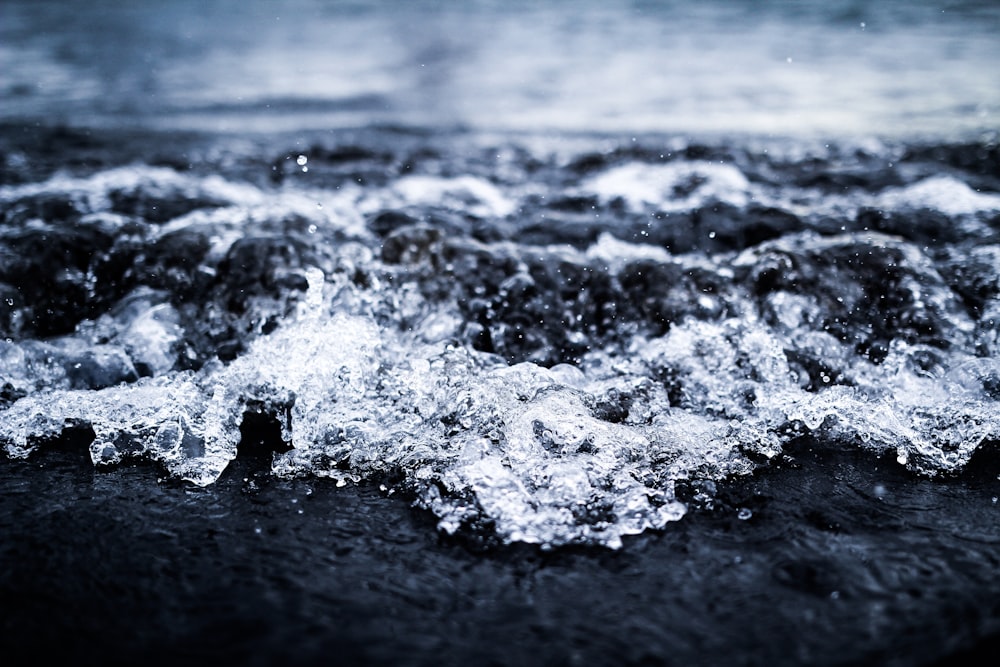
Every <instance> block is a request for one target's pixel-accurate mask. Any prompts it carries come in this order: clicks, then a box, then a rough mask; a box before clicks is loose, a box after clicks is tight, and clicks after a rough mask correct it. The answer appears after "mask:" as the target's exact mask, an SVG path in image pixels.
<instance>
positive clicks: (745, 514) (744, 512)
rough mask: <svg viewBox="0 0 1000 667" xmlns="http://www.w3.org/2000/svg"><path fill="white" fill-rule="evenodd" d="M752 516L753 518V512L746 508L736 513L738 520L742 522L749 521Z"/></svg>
mask: <svg viewBox="0 0 1000 667" xmlns="http://www.w3.org/2000/svg"><path fill="white" fill-rule="evenodd" d="M752 516H753V512H751V511H750V510H749V509H747V508H746V507H741V508H740V511H739V512H737V513H736V518H737V519H739V520H740V521H746V520H747V519H749V518H750V517H752Z"/></svg>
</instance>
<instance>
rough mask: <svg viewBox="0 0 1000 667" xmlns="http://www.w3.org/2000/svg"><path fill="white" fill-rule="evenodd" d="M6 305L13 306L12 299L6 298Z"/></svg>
mask: <svg viewBox="0 0 1000 667" xmlns="http://www.w3.org/2000/svg"><path fill="white" fill-rule="evenodd" d="M7 305H8V306H13V305H14V299H10V298H8V299H7Z"/></svg>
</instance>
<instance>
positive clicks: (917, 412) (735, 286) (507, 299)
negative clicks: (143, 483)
mask: <svg viewBox="0 0 1000 667" xmlns="http://www.w3.org/2000/svg"><path fill="white" fill-rule="evenodd" d="M47 140H48V141H52V138H51V137H49V138H48V139H47ZM90 141H91V142H94V141H97V142H98V144H97V146H98V148H99V149H100V150H110V148H109V147H110V146H113V145H114V143H115V138H114V137H113V136H112V137H110V138H108V139H106V140H105V141H106V142H107V143H106V144H101V143H100V141H101V140H97V139H92V140H90ZM277 145H278V146H279V147H277V148H275V147H274V145H268V146H260V145H252V144H250V143H247V142H240V141H236V140H230V141H229V143H226V142H225V141H223V140H221V139H219V140H217V142H216V144H211V146H210V147H209V148H205V149H204V150H203V151H202V152H201V153H200V154H199V155H198V156H197V157H196V158H190V157H187V153H185V154H184V155H185V156H186V159H183V160H182V159H181V158H180V157H179V156H178V155H175V154H172V153H170V150H169V148H161V149H160V150H161V153H162V154H163V155H165V156H166V157H164V159H163V160H160V161H158V162H156V163H155V164H147V163H135V162H128V161H126V160H122V159H108V158H103V159H101V160H90V161H88V160H80V161H79V162H78V163H77V164H75V165H73V164H72V162H71V161H69V160H67V157H66V155H65V153H62V154H60V158H59V159H60V164H58V165H54V164H53V165H48V166H46V165H45V164H44V159H43V158H42V156H41V153H39V154H36V153H35V152H33V151H35V150H36V149H33V148H31V147H30V146H20V147H16V146H15V147H13V148H9V149H8V150H7V151H6V153H5V154H4V156H3V167H2V174H3V180H2V181H0V182H3V183H5V185H2V186H0V207H2V218H0V334H2V336H3V337H5V340H0V440H2V442H3V447H4V449H5V451H6V453H7V455H8V456H10V457H26V456H29V455H30V454H31V453H32V452H33V451H35V450H36V449H37V448H38V447H41V446H44V443H46V442H47V441H50V440H52V439H54V438H58V437H60V436H61V435H62V434H63V433H64V432H66V431H67V430H69V429H90V430H91V431H92V432H93V441H92V443H91V445H90V455H91V458H92V459H93V461H94V463H95V464H96V465H99V466H106V465H114V464H119V463H121V462H122V461H127V460H130V459H149V460H153V461H156V462H158V463H160V464H161V465H162V466H163V468H164V469H165V470H166V471H167V472H168V473H169V474H171V475H173V476H176V477H179V478H182V479H184V480H188V481H190V482H193V483H195V484H198V485H207V484H211V483H212V482H213V481H215V480H216V479H217V478H218V477H219V475H220V474H222V472H223V471H224V470H225V468H226V467H227V465H228V464H229V463H230V462H231V461H232V460H233V459H234V458H235V457H236V455H237V452H238V451H239V448H240V443H241V440H242V439H243V438H244V436H245V432H246V429H247V428H248V427H247V424H248V423H249V422H248V421H247V415H258V417H256V418H255V419H256V420H257V421H255V422H254V423H257V424H261V423H265V422H266V421H271V422H273V423H276V424H277V425H278V426H279V427H280V433H281V442H280V443H274V444H273V459H272V464H271V467H272V472H273V474H275V475H282V476H285V475H288V476H293V475H315V476H323V477H331V478H334V479H336V480H338V483H343V484H353V483H359V482H363V481H370V480H377V481H379V483H382V484H385V485H387V487H389V488H390V489H391V490H399V491H403V492H405V493H406V494H408V495H409V497H412V498H414V499H415V502H416V504H417V505H418V506H420V507H422V508H426V509H427V510H429V511H431V512H432V513H434V514H435V515H436V516H437V517H438V519H439V527H440V529H441V530H443V531H445V532H447V533H456V532H474V533H480V534H484V535H489V536H491V537H493V538H496V539H499V540H501V541H505V542H507V541H521V542H529V543H538V544H541V545H545V546H555V545H562V544H571V543H592V544H601V545H606V546H609V547H618V546H620V545H621V542H622V538H623V536H626V535H631V534H636V533H639V532H642V531H644V530H648V529H659V528H663V527H664V526H666V525H667V524H669V523H670V522H672V521H676V520H678V519H679V518H681V517H682V516H683V515H684V513H685V509H686V505H685V502H684V499H685V493H684V489H686V488H690V487H691V485H692V484H693V483H694V482H700V481H705V480H708V481H715V482H718V481H721V480H724V479H726V478H728V477H731V476H734V475H745V474H749V473H750V472H752V471H754V470H755V469H758V468H759V467H760V466H766V465H767V463H768V461H771V460H773V459H775V457H778V456H780V455H781V453H782V451H783V448H785V447H786V446H787V445H788V444H789V443H790V442H792V441H795V440H797V439H800V438H803V437H809V438H813V439H817V440H821V441H825V442H828V443H830V444H832V445H834V446H838V447H861V448H866V449H870V450H874V451H878V452H891V453H893V454H894V455H895V457H896V459H897V460H898V461H899V464H900V465H903V466H906V467H907V468H909V469H911V470H912V471H914V472H915V473H917V474H924V475H939V474H945V473H951V472H955V471H958V470H961V469H962V468H963V467H964V466H966V465H967V464H968V463H969V461H970V459H971V457H972V456H973V454H974V453H975V452H976V451H977V449H978V448H981V447H984V446H990V444H989V443H993V444H994V445H995V443H996V441H997V440H998V439H1000V403H998V402H1000V180H998V179H997V173H998V172H997V155H998V153H997V150H998V149H997V148H996V145H995V144H993V143H990V142H989V141H986V140H984V141H982V142H980V143H971V144H949V145H934V146H928V145H917V144H911V145H897V144H882V143H877V142H869V143H859V144H853V145H847V144H842V145H833V146H829V145H816V146H804V145H803V144H802V143H798V144H795V145H783V144H780V143H777V142H776V143H775V144H774V145H770V146H761V145H755V144H753V143H751V142H746V148H744V149H739V150H737V149H733V148H731V147H727V148H721V147H718V146H713V145H702V144H695V143H689V142H684V141H679V140H677V139H674V138H669V137H667V138H656V137H651V138H644V139H643V140H642V141H635V140H633V141H626V142H613V141H610V140H609V139H607V138H600V137H598V138H592V139H588V138H586V137H578V138H575V139H573V140H572V141H570V140H566V141H562V142H556V141H552V140H545V139H541V138H533V137H522V138H520V139H517V138H513V139H512V138H510V137H507V138H504V139H492V138H490V137H485V136H467V135H443V136H439V135H424V134H421V133H407V132H401V131H394V130H373V131H371V132H369V133H367V134H365V133H362V134H360V135H357V136H351V137H339V138H338V137H335V138H333V139H327V140H325V143H324V142H317V143H315V144H313V145H311V146H309V147H308V148H301V147H296V148H295V150H292V151H289V150H287V144H285V145H281V144H280V143H279V144H277ZM85 149H86V150H89V151H92V150H94V144H93V143H89V144H86V147H85ZM79 150H84V149H79ZM180 150H181V149H180V148H178V149H177V151H178V152H179V151H180ZM70 157H72V155H71V156H70ZM168 158H169V159H168ZM67 164H69V165H71V166H66V165H67ZM984 443H986V444H984ZM699 488H704V487H699Z"/></svg>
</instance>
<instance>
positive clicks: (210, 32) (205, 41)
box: [0, 0, 1000, 136]
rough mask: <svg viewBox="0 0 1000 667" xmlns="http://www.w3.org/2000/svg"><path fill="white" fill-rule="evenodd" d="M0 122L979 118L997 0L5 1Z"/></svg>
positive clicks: (681, 123)
mask: <svg viewBox="0 0 1000 667" xmlns="http://www.w3.org/2000/svg"><path fill="white" fill-rule="evenodd" d="M0 11H2V12H3V14H2V21H0V64H2V67H0V69H2V71H3V74H2V75H0V77H2V79H0V91H3V92H2V94H3V96H4V105H3V109H2V110H0V117H2V118H4V119H9V118H25V117H36V116H44V117H45V118H47V119H48V120H49V121H52V120H61V121H63V122H69V123H73V124H87V125H94V124H101V125H115V126H118V125H121V124H123V123H124V124H141V125H144V126H145V125H155V126H159V127H171V128H209V129H215V130H220V129H228V130H247V129H257V130H267V131H273V130H275V129H299V128H303V127H310V128H317V129H328V128H330V127H334V126H336V127H343V126H350V127H353V126H361V125H367V124H369V123H372V122H378V123H390V124H397V123H403V124H415V125H420V126H427V125H432V126H442V125H452V126H454V125H461V126H469V127H475V128H485V129H507V130H510V129H518V130H528V131H533V132H537V131H543V130H557V131H567V130H572V131H584V132H593V131H623V132H638V131H668V132H691V131H713V132H714V131H727V132H753V133H775V134H780V135H787V134H789V133H794V134H796V135H808V134H817V133H819V134H825V135H827V136H829V135H835V136H844V135H845V134H851V135H869V134H872V133H876V134H879V135H881V136H884V135H886V134H894V135H896V134H905V135H913V134H932V135H939V134H941V133H942V132H944V133H948V134H952V133H956V132H964V133H975V132H977V131H979V130H983V129H994V130H995V129H996V128H997V126H998V115H997V114H998V113H1000V93H998V92H997V91H998V90H1000V73H998V71H997V68H996V62H997V61H998V60H1000V44H998V41H997V39H996V34H997V32H998V30H1000V10H998V8H997V6H996V4H995V3H991V2H971V1H961V2H959V1H952V2H945V3H942V2H930V1H926V0H922V1H919V2H880V3H864V2H855V1H853V0H838V1H836V2H806V3H800V2H784V1H781V0H768V1H766V2H741V1H738V0H715V1H711V2H700V3H687V2H679V1H673V2H642V1H635V2H627V3H610V4H609V3H601V2H592V1H590V0H587V1H586V2H583V3H580V2H560V1H558V0H553V1H548V2H513V3H509V2H504V3H499V2H491V1H487V0H482V1H477V2H469V3H441V2H432V1H430V0H427V1H420V2H391V3H367V2H321V1H317V0H294V1H292V2H284V3H282V4H281V5H277V6H276V5H274V3H271V2H235V1H234V0H207V1H198V2H195V1H192V0H182V1H181V2H171V3H165V2H154V3H142V4H140V5H135V4H129V3H122V2H116V1H115V0H100V1H98V2H93V3H90V4H89V5H88V8H87V10H86V11H81V10H80V8H79V7H78V6H77V5H76V4H75V3H70V2H51V1H49V2H19V1H11V2H5V3H4V7H3V8H2V10H0Z"/></svg>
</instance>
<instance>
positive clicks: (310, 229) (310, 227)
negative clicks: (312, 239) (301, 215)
mask: <svg viewBox="0 0 1000 667" xmlns="http://www.w3.org/2000/svg"><path fill="white" fill-rule="evenodd" d="M309 233H310V234H315V233H316V225H309Z"/></svg>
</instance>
